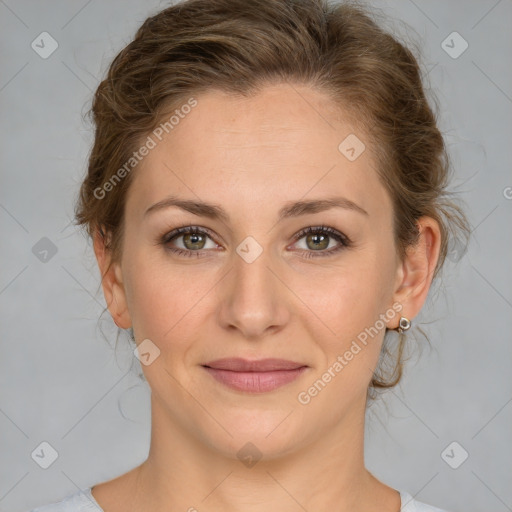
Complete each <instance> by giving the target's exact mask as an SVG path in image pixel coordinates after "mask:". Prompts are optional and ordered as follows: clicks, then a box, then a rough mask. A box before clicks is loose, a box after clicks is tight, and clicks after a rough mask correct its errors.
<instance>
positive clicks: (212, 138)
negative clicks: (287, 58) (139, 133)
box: [128, 84, 385, 216]
mask: <svg viewBox="0 0 512 512" xmlns="http://www.w3.org/2000/svg"><path fill="white" fill-rule="evenodd" d="M194 99H195V100H196V101H197V104H196V106H195V107H194V108H192V109H190V111H189V109H186V110H187V111H189V113H188V114H182V116H180V118H179V120H178V118H175V121H176V120H178V122H177V123H175V124H174V125H173V127H172V129H169V130H168V131H169V133H164V135H163V136H161V140H158V138H157V137H155V136H154V135H153V136H152V138H153V139H154V140H155V143H156V144H155V147H154V148H153V149H151V150H150V151H149V154H148V155H147V156H145V157H144V158H143V160H142V161H141V163H140V164H139V165H138V166H137V168H136V169H135V176H134V180H133V182H132V185H131V187H130V192H129V197H128V203H129V204H130V208H132V209H134V210H136V211H137V212H138V215H139V216H140V215H142V214H143V213H144V211H145V209H146V208H147V207H148V206H150V205H151V204H153V203H155V202H157V201H159V200H161V199H163V198H164V197H165V195H166V194H173V195H182V196H184V197H186V198H188V199H193V198H194V197H197V198H200V199H201V200H204V201H212V202H216V203H225V204H233V203H234V202H235V201H236V203H237V205H236V206H237V207H239V208H242V207H244V208H245V209H246V210H248V211H252V212H254V211H255V210H254V208H256V209H258V208H262V207H265V208H267V207H268V206H269V202H270V203H271V204H272V203H275V209H276V210H277V208H279V206H280V205H281V203H284V202H287V201H290V200H297V199H300V198H304V197H305V196H311V197H315V198H316V197H322V196H325V195H333V193H338V192H339V193H340V194H342V195H344V196H346V197H348V198H349V199H351V200H353V201H355V202H358V203H359V204H360V205H361V206H362V207H363V208H365V209H371V204H370V202H371V200H370V199H369V197H370V196H373V197H374V198H375V195H376V194H377V195H379V194H380V195H382V194H383V193H384V191H383V188H382V185H381V184H380V182H379V180H378V178H377V174H376V172H375V169H374V168H373V165H374V163H373V159H372V157H371V155H370V151H368V150H367V149H368V141H367V139H366V135H365V134H364V133H362V132H361V131H360V130H358V129H357V128H356V127H355V126H354V125H353V124H351V123H350V122H349V119H348V117H346V116H344V115H343V112H342V111H340V109H339V107H338V106H337V105H336V104H335V103H334V102H333V100H332V99H331V98H329V97H328V96H327V95H325V94H324V93H322V92H319V91H317V90H314V89H311V88H309V87H307V86H296V85H294V86H291V85H288V84H283V85H276V86H269V87H266V88H265V89H263V90H261V91H260V92H258V93H257V94H255V95H253V96H250V97H241V96H234V95H230V94H227V93H224V92H221V91H209V92H207V93H202V94H201V95H198V96H195V97H194ZM178 109H179V107H178ZM344 141H348V142H347V143H345V142H344ZM340 144H341V148H340ZM363 144H364V145H365V146H366V149H365V150H362V148H364V146H363ZM347 146H352V147H353V148H354V151H357V153H359V152H360V151H362V152H361V154H360V155H359V156H358V157H357V158H356V159H353V158H352V159H349V158H347V154H346V150H347V149H349V150H350V149H352V148H350V147H348V148H347ZM353 153H354V152H353V151H352V152H351V153H350V152H349V153H348V155H349V156H352V155H353ZM356 156H357V155H356ZM381 199H382V200H384V201H385V198H382V197H381ZM143 210H144V211H143Z"/></svg>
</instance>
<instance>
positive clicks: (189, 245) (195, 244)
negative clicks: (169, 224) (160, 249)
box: [160, 226, 217, 257]
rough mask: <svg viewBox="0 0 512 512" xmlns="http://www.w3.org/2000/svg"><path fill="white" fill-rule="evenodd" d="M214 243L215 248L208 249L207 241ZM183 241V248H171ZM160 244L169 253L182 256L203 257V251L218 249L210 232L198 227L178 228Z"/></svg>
mask: <svg viewBox="0 0 512 512" xmlns="http://www.w3.org/2000/svg"><path fill="white" fill-rule="evenodd" d="M208 238H209V239H210V240H211V241H212V244H213V247H207V239H208ZM180 239H182V240H181V244H182V246H183V247H179V245H178V247H170V244H171V242H175V241H177V240H180ZM160 243H161V244H162V245H164V246H165V247H166V248H167V249H168V250H169V251H171V252H173V253H175V254H178V255H180V256H189V257H190V256H193V255H194V256H197V257H199V256H201V255H202V252H201V251H202V250H203V249H216V248H217V245H216V244H215V242H213V240H212V238H211V235H210V232H209V230H206V229H204V228H200V227H198V226H185V227H181V228H176V229H174V230H173V231H171V232H170V233H167V234H165V235H164V236H163V237H162V239H161V241H160Z"/></svg>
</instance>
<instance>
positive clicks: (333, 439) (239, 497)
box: [106, 395, 400, 512]
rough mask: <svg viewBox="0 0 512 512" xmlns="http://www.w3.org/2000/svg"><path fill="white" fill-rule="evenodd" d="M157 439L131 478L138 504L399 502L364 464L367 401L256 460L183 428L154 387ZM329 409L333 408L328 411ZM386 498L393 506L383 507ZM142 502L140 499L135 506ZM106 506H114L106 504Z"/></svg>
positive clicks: (230, 509) (340, 506)
mask: <svg viewBox="0 0 512 512" xmlns="http://www.w3.org/2000/svg"><path fill="white" fill-rule="evenodd" d="M151 405H152V426H151V430H152V432H151V447H150V452H149V455H148V458H147V460H146V461H145V462H144V463H143V464H142V465H141V466H139V467H138V468H136V471H135V473H133V475H134V476H135V479H134V480H132V484H133V485H131V486H130V492H132V496H131V497H130V502H129V503H130V504H131V505H133V509H134V510H141V511H143V510H152V511H160V510H161V511H164V510H165V511H168V510H187V511H190V512H194V511H198V512H201V511H202V510H209V511H210V512H216V511H219V512H220V511H222V512H235V511H239V510H244V511H246V512H260V511H261V512H263V511H264V512H268V510H280V511H281V512H292V511H293V512H296V511H297V510H299V509H300V508H302V509H305V510H335V511H340V512H348V511H350V512H357V511H363V510H365V511H373V510H376V511H377V510H379V511H384V510H385V511H387V510H389V511H390V512H394V511H395V510H396V511H398V510H399V508H400V499H399V496H398V493H396V491H394V490H392V489H391V488H389V487H387V486H385V485H384V484H382V483H381V482H379V481H378V480H377V479H375V478H374V477H373V475H371V474H370V473H369V472H368V471H367V470H366V468H365V466H364V448H363V445H364V421H365V405H366V404H365V401H363V400H361V401H360V402H358V403H356V404H354V407H353V408H352V409H351V410H350V412H349V413H348V414H347V415H345V417H344V418H342V420H341V421H338V419H337V418H333V422H335V423H336V424H335V425H334V426H331V427H330V428H329V429H328V430H327V431H326V432H325V435H323V433H318V435H317V436H316V438H315V439H314V440H311V442H308V443H306V444H304V445H303V446H300V447H298V448H297V449H296V450H294V451H293V452H292V453H287V454H280V455H279V456H274V457H273V458H270V457H265V454H262V458H261V459H260V460H258V462H257V463H256V464H254V465H252V466H250V464H248V465H245V464H243V463H242V462H241V461H240V460H238V458H237V457H236V452H237V449H238V448H239V447H240V446H243V445H244V444H245V442H244V441H234V440H233V439H231V440H230V442H231V443H232V445H233V450H232V452H231V453H232V455H230V454H228V453H221V452H220V451H219V450H218V449H217V448H216V447H214V446H210V445H208V444H207V443H205V442H201V441H200V440H199V439H198V436H197V433H194V432H190V431H188V430H186V429H184V428H181V426H180V424H179V422H178V421H176V419H174V418H170V417H169V415H168V414H166V413H165V412H164V407H163V405H161V404H160V403H159V402H158V400H157V399H155V398H154V396H153V395H152V398H151ZM326 414H328V412H326ZM384 503H388V504H389V507H388V508H385V507H384V506H383V504H384ZM135 504H137V506H135ZM106 512H108V511H106Z"/></svg>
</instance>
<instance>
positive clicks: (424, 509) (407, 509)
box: [400, 491, 449, 512]
mask: <svg viewBox="0 0 512 512" xmlns="http://www.w3.org/2000/svg"><path fill="white" fill-rule="evenodd" d="M400 497H401V499H402V505H401V507H400V512H449V511H448V510H444V509H440V508H437V507H434V506H433V505H427V504H426V503H421V502H419V501H416V500H415V499H414V498H413V497H412V496H411V495H410V494H409V493H408V492H406V491H400Z"/></svg>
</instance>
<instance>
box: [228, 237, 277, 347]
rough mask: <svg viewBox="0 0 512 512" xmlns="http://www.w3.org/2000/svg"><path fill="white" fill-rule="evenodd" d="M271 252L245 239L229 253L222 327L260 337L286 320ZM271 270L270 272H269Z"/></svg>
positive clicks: (245, 334) (249, 239)
mask: <svg viewBox="0 0 512 512" xmlns="http://www.w3.org/2000/svg"><path fill="white" fill-rule="evenodd" d="M274 266H275V264H273V262H272V261H271V251H270V249H269V248H264V247H263V246H262V245H261V244H259V243H258V242H257V241H256V240H255V239H253V238H252V237H247V238H246V239H245V240H244V241H243V242H242V243H240V244H239V246H238V247H237V248H236V252H235V253H234V254H233V269H232V272H230V273H229V276H228V279H229V280H230V281H229V286H228V287H227V288H228V292H227V295H226V296H225V297H224V300H223V303H222V306H221V309H222V313H221V319H222V322H223V323H224V326H225V327H231V328H232V327H233V326H234V327H236V328H238V329H239V330H240V331H241V333H242V335H243V336H244V337H246V338H255V337H259V336H261V335H263V334H264V333H265V332H266V331H267V329H269V328H274V329H276V328H278V327H279V326H281V325H283V324H284V322H285V321H286V318H287V314H286V299H285V297H283V289H282V288H283V287H282V284H281V283H280V282H279V279H277V278H276V277H275V276H274V273H275V272H276V270H275V269H274V268H273V267H274ZM271 269H272V270H271Z"/></svg>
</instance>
